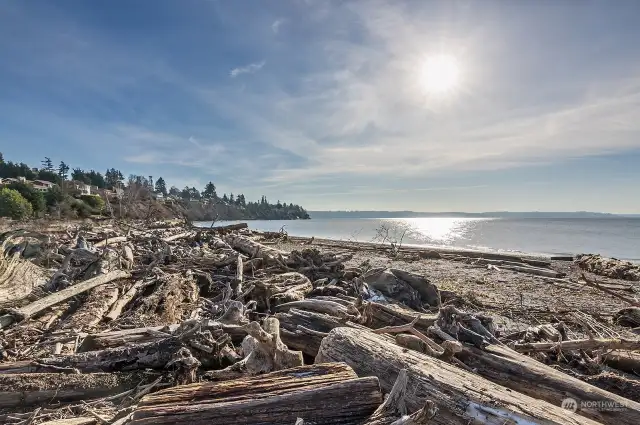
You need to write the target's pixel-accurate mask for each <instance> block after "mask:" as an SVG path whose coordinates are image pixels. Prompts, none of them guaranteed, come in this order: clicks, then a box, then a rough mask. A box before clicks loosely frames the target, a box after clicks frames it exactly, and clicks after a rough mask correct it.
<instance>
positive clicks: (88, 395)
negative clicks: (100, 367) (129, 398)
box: [0, 372, 153, 408]
mask: <svg viewBox="0 0 640 425" xmlns="http://www.w3.org/2000/svg"><path fill="white" fill-rule="evenodd" d="M152 378H153V375H151V374H145V373H139V372H131V373H91V374H60V373H27V374H15V375H7V374H0V407H20V408H22V407H27V406H32V405H40V406H42V405H44V404H49V403H53V402H56V403H58V402H59V403H66V402H72V401H78V400H89V399H93V398H100V397H106V396H109V395H114V394H120V393H122V392H124V391H127V390H130V389H133V388H135V387H136V386H138V385H139V384H146V383H148V382H150V381H151V380H152Z"/></svg>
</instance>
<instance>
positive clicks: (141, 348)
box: [0, 338, 183, 374]
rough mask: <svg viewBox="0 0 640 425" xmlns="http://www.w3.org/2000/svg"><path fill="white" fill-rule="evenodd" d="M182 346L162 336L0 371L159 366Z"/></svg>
mask: <svg viewBox="0 0 640 425" xmlns="http://www.w3.org/2000/svg"><path fill="white" fill-rule="evenodd" d="M182 347H183V345H182V343H180V341H178V340H177V339H176V338H166V339H163V340H161V341H155V342H147V343H144V344H136V345H131V346H126V347H117V348H109V349H106V350H100V351H89V352H86V353H77V354H72V355H69V356H59V357H50V358H45V359H38V361H37V362H32V361H19V362H11V363H0V374H1V373H9V374H15V373H28V372H55V371H56V368H57V370H58V371H60V372H71V371H73V370H74V369H76V370H78V371H80V372H115V371H123V372H126V371H132V370H138V369H162V368H164V367H165V365H166V364H167V363H168V362H169V361H170V360H171V357H172V355H173V354H174V353H177V352H178V350H180V348H182Z"/></svg>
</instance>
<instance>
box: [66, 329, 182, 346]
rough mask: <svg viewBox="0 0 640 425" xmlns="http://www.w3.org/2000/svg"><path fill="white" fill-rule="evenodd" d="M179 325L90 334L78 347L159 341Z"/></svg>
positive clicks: (169, 334)
mask: <svg viewBox="0 0 640 425" xmlns="http://www.w3.org/2000/svg"><path fill="white" fill-rule="evenodd" d="M177 328H178V325H169V326H150V327H146V328H133V329H123V330H119V331H107V332H100V333H96V334H89V335H87V336H86V337H85V338H84V339H83V340H82V343H81V344H80V346H79V347H78V350H77V352H78V353H83V352H87V351H96V350H104V349H105V348H114V347H120V346H125V345H135V344H141V343H145V342H151V341H158V340H161V339H164V338H168V337H169V336H171V333H172V332H173V331H175V330H176V329H177Z"/></svg>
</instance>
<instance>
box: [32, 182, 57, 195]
mask: <svg viewBox="0 0 640 425" xmlns="http://www.w3.org/2000/svg"><path fill="white" fill-rule="evenodd" d="M31 185H32V186H33V188H34V189H35V190H37V191H38V192H46V191H47V190H49V189H51V188H52V187H54V186H57V184H55V183H51V182H49V181H46V180H34V181H32V182H31Z"/></svg>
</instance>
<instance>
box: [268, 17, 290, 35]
mask: <svg viewBox="0 0 640 425" xmlns="http://www.w3.org/2000/svg"><path fill="white" fill-rule="evenodd" d="M285 22H286V20H285V19H284V18H278V19H276V20H275V21H273V23H272V24H271V31H273V32H274V33H275V34H277V33H278V32H279V31H280V27H281V26H282V24H284V23H285Z"/></svg>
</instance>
